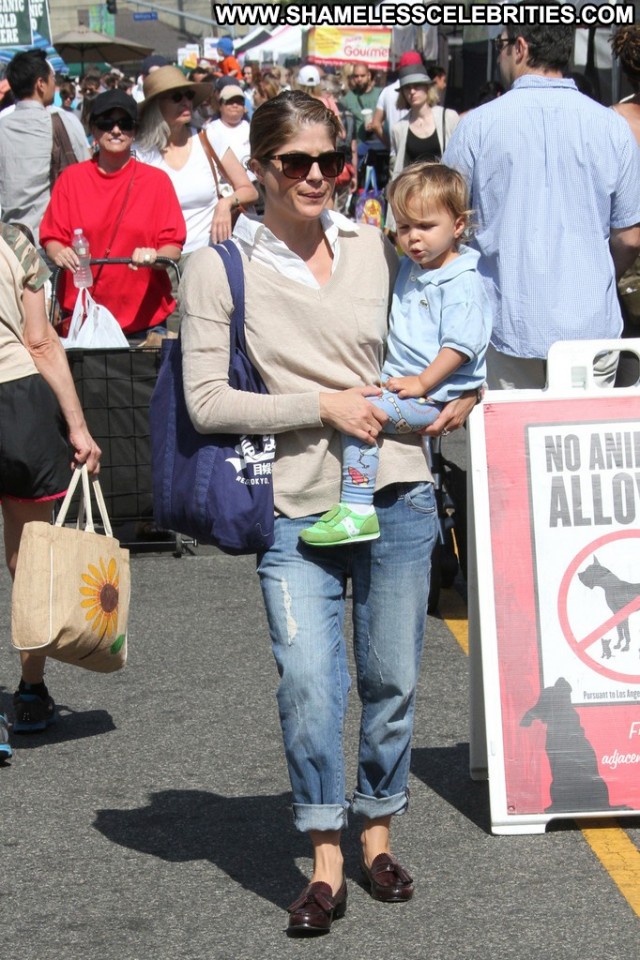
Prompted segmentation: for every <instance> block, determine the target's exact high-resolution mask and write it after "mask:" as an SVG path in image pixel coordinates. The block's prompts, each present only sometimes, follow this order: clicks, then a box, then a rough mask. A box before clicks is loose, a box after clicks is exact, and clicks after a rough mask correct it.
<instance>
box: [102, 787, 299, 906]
mask: <svg viewBox="0 0 640 960" xmlns="http://www.w3.org/2000/svg"><path fill="white" fill-rule="evenodd" d="M289 804H290V795H289V794H288V793H283V794H277V795H271V796H257V797H225V796H221V795H220V794H217V793H209V792H207V791H205V790H162V791H160V792H158V793H152V794H150V795H149V803H148V805H147V806H146V807H141V808H138V809H135V810H98V811H97V813H96V819H95V821H94V824H93V826H94V827H95V828H96V829H97V830H99V831H100V833H102V834H103V835H104V836H105V837H106V838H107V839H108V840H111V841H112V842H113V843H117V844H120V846H123V847H128V848H129V849H131V850H137V851H138V852H140V853H145V854H148V855H149V856H152V857H158V858H160V859H161V860H167V861H171V862H188V861H191V860H208V861H210V862H211V863H213V864H215V865H216V866H217V867H218V868H219V869H220V870H223V871H224V872H225V873H226V874H227V875H228V876H229V877H231V878H232V879H233V880H235V881H236V882H237V883H239V884H240V885H241V886H242V887H243V888H244V889H246V890H251V891H252V892H253V893H256V894H258V896H260V897H263V898H264V899H265V900H269V901H270V902H271V903H274V904H275V905H276V906H278V907H281V908H283V909H285V908H286V907H287V905H288V904H289V903H291V901H292V900H293V899H294V898H295V897H296V896H297V894H298V893H299V892H300V889H301V888H302V887H303V886H304V885H305V884H306V883H307V882H308V878H307V877H305V876H304V875H303V874H302V873H301V871H300V870H299V869H298V868H297V866H296V865H295V859H296V858H297V857H307V858H308V857H310V855H311V846H310V844H309V840H308V838H307V836H306V835H305V834H303V833H299V832H298V831H297V830H295V829H294V827H293V823H292V820H291V812H290V809H289Z"/></svg>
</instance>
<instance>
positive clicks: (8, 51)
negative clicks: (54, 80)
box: [0, 30, 69, 73]
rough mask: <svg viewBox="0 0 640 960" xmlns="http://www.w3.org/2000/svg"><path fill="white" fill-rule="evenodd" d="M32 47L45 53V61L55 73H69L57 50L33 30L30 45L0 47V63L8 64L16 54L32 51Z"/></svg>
mask: <svg viewBox="0 0 640 960" xmlns="http://www.w3.org/2000/svg"><path fill="white" fill-rule="evenodd" d="M34 47H37V48H38V50H44V51H45V52H46V54H47V60H48V61H49V63H50V64H51V66H52V67H53V69H54V70H55V72H56V73H69V68H68V66H67V65H66V63H65V62H64V60H63V59H62V57H61V56H60V55H59V54H58V52H57V50H56V49H55V48H54V47H52V46H51V44H50V43H49V41H48V40H47V38H46V37H42V36H40V34H39V33H37V32H36V31H35V30H34V31H33V43H31V44H27V45H25V46H14V47H0V63H9V62H10V61H11V60H13V58H14V57H15V55H16V53H21V52H22V51H23V50H32V49H33V48H34Z"/></svg>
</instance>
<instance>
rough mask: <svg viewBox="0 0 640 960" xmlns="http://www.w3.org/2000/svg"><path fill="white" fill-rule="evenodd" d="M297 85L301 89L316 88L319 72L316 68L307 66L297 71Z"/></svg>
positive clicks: (318, 81)
mask: <svg viewBox="0 0 640 960" xmlns="http://www.w3.org/2000/svg"><path fill="white" fill-rule="evenodd" d="M298 83H299V84H300V86H301V87H317V86H318V84H319V83H320V71H319V70H318V68H317V67H313V66H311V65H308V66H306V67H300V69H299V70H298Z"/></svg>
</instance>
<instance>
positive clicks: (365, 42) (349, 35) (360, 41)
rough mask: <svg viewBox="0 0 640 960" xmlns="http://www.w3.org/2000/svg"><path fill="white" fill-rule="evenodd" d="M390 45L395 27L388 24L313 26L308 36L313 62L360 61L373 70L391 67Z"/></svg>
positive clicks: (309, 57) (337, 63)
mask: <svg viewBox="0 0 640 960" xmlns="http://www.w3.org/2000/svg"><path fill="white" fill-rule="evenodd" d="M390 48H391V28H389V29H387V28H386V27H312V29H311V30H309V33H308V36H307V59H308V60H309V62H310V63H328V64H335V65H339V64H342V63H354V62H355V61H360V62H362V63H366V64H367V66H369V67H370V68H371V69H372V70H388V69H389V68H390V66H391V60H390V53H389V51H390Z"/></svg>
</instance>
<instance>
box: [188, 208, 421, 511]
mask: <svg viewBox="0 0 640 960" xmlns="http://www.w3.org/2000/svg"><path fill="white" fill-rule="evenodd" d="M339 242H340V258H339V261H338V264H337V266H336V268H335V271H334V273H333V274H332V276H331V279H330V280H329V281H328V283H326V284H325V285H324V286H323V287H321V288H320V289H317V290H316V289H313V288H311V287H308V286H306V285H305V284H302V283H298V282H297V281H295V280H291V279H289V278H287V277H285V276H283V275H282V274H280V273H277V272H276V271H275V270H272V269H270V268H269V267H268V266H265V265H263V264H260V263H258V262H256V261H255V260H251V258H250V257H249V258H247V257H245V256H244V255H243V265H244V271H245V291H246V292H245V296H246V304H245V334H246V340H247V349H248V352H249V356H250V358H251V360H252V362H253V364H254V365H255V367H256V369H257V370H258V371H259V373H260V375H261V376H262V379H263V380H264V382H265V385H266V387H267V390H268V391H269V394H268V395H266V396H265V395H258V394H253V393H244V392H241V391H238V390H233V389H232V388H231V387H229V384H228V380H227V371H228V368H229V319H230V316H231V311H232V302H231V293H230V291H229V284H228V282H227V277H226V273H225V269H224V266H223V264H222V261H221V260H220V258H219V256H218V254H217V253H216V252H215V251H214V250H212V249H210V248H208V247H207V248H203V249H201V250H197V251H196V252H195V253H193V254H192V255H191V257H190V258H189V262H188V266H187V268H186V270H185V274H184V277H183V280H182V285H181V303H182V311H183V319H182V328H181V329H182V354H183V369H184V384H185V393H186V398H187V405H188V407H189V413H190V415H191V418H192V420H193V422H194V424H195V426H196V428H197V429H198V430H199V431H200V432H202V433H207V432H214V431H222V432H229V433H236V432H241V433H243V432H246V433H275V434H277V436H276V461H275V465H274V474H273V478H274V495H275V506H276V511H277V512H278V513H282V514H283V515H284V516H287V517H304V516H308V515H310V514H314V513H319V512H322V511H324V510H327V509H328V508H329V507H330V506H331V504H332V503H336V502H337V501H338V500H339V497H340V476H341V446H340V436H339V433H338V432H337V431H336V430H334V429H333V428H331V427H325V426H323V424H322V421H321V419H320V393H326V392H333V391H337V390H345V389H347V388H348V387H354V386H362V385H364V384H377V383H379V378H380V368H381V365H382V359H383V356H384V345H385V340H386V335H387V322H388V316H389V306H390V300H391V292H392V284H393V280H394V279H395V273H396V270H397V261H396V256H395V252H394V251H393V249H392V247H391V246H390V244H389V243H388V242H387V241H385V240H384V238H383V237H382V235H381V233H380V231H379V230H378V229H377V228H375V227H368V226H364V225H363V226H362V227H361V229H360V230H359V231H358V233H357V234H351V233H347V232H344V233H341V234H340V240H339ZM428 479H430V476H429V471H428V468H427V465H426V462H425V458H424V455H423V453H422V449H421V446H420V438H419V437H418V436H416V435H405V436H402V437H393V436H389V437H384V438H383V439H382V441H381V456H380V469H379V472H378V480H377V484H376V489H378V490H379V489H381V488H382V487H385V486H388V485H389V484H392V483H409V482H417V481H420V480H428Z"/></svg>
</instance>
